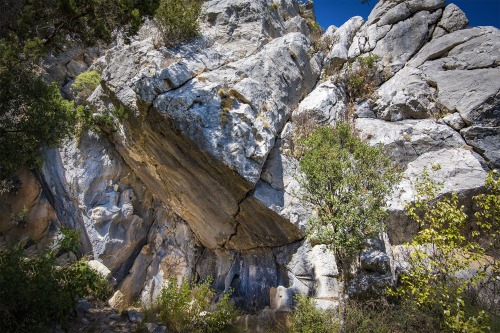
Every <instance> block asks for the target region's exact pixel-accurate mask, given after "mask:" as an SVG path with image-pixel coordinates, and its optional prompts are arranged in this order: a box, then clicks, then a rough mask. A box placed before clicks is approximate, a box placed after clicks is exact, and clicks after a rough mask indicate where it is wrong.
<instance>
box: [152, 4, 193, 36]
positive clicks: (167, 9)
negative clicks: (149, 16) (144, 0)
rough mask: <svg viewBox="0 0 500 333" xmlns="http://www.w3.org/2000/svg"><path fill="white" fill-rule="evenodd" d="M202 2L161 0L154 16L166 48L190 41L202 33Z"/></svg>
mask: <svg viewBox="0 0 500 333" xmlns="http://www.w3.org/2000/svg"><path fill="white" fill-rule="evenodd" d="M201 4H202V1H201V0H161V1H160V5H159V7H158V9H157V10H156V13H155V15H154V20H155V23H156V26H157V27H158V30H159V31H160V34H161V37H162V38H163V43H164V44H165V46H173V45H176V44H179V43H182V42H185V41H189V40H191V39H193V38H195V37H196V36H198V34H199V33H200V26H199V24H198V15H200V11H201Z"/></svg>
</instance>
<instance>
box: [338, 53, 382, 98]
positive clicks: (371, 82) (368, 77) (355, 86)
mask: <svg viewBox="0 0 500 333" xmlns="http://www.w3.org/2000/svg"><path fill="white" fill-rule="evenodd" d="M379 60H380V57H379V56H378V55H376V54H369V55H367V56H364V57H361V56H360V57H357V58H356V61H355V62H354V64H352V65H350V66H349V68H348V72H347V77H346V78H345V81H346V92H347V96H348V98H349V102H350V103H354V102H355V101H356V100H357V99H360V98H367V97H369V96H370V95H371V94H373V92H374V91H375V89H376V87H377V71H378V66H377V63H378V61H379Z"/></svg>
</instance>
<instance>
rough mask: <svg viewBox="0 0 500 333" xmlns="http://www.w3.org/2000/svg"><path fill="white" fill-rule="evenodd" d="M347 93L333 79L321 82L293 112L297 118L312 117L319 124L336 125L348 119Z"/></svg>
mask: <svg viewBox="0 0 500 333" xmlns="http://www.w3.org/2000/svg"><path fill="white" fill-rule="evenodd" d="M346 108H347V105H346V95H345V92H344V91H343V89H342V88H340V87H339V86H337V85H335V84H334V83H333V82H332V81H326V82H323V83H321V84H319V85H318V86H317V87H316V88H315V89H314V90H313V91H311V93H309V95H307V97H306V98H304V99H303V100H302V102H300V104H299V107H298V108H297V110H296V111H294V112H293V117H294V118H295V119H299V118H303V119H308V120H309V119H312V120H314V121H315V122H316V123H318V124H329V125H335V123H336V122H337V121H339V120H345V119H346Z"/></svg>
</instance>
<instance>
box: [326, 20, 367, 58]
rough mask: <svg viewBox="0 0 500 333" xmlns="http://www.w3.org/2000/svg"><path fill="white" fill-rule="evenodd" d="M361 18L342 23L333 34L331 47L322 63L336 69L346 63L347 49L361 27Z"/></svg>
mask: <svg viewBox="0 0 500 333" xmlns="http://www.w3.org/2000/svg"><path fill="white" fill-rule="evenodd" d="M363 23H364V21H363V18H362V17H360V16H355V17H353V18H351V19H349V20H348V21H347V22H346V23H344V24H343V25H342V26H340V28H338V29H337V30H336V31H335V32H334V33H333V34H331V35H332V36H331V39H332V42H333V46H332V48H331V50H330V52H329V53H328V55H327V57H326V58H325V61H324V63H325V64H328V65H329V66H332V67H333V68H338V67H340V66H341V65H343V64H344V63H345V62H346V61H347V56H348V51H349V47H350V46H351V43H352V41H353V38H354V36H355V34H356V32H357V31H358V30H359V28H360V27H361V26H362V25H363Z"/></svg>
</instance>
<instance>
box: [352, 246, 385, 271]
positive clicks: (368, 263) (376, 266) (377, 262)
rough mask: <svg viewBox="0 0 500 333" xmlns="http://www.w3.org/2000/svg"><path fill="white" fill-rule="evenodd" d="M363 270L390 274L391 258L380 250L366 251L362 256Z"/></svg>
mask: <svg viewBox="0 0 500 333" xmlns="http://www.w3.org/2000/svg"><path fill="white" fill-rule="evenodd" d="M360 262H361V269H363V270H365V271H367V272H375V273H380V274H388V273H390V272H391V267H390V265H391V262H390V259H389V256H388V255H387V254H386V253H384V252H382V251H379V250H365V251H363V252H362V253H361V256H360Z"/></svg>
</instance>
